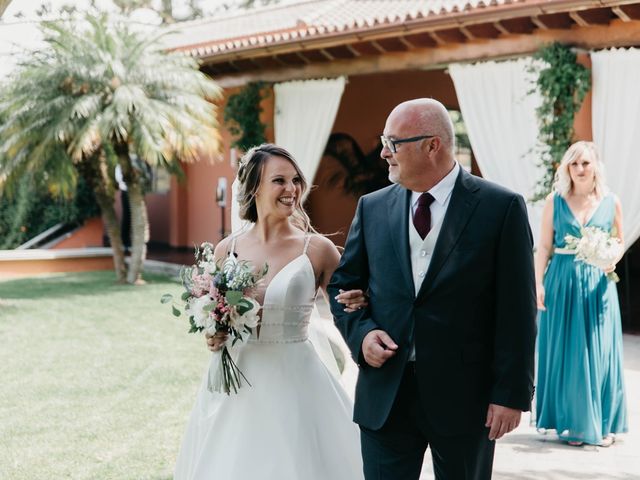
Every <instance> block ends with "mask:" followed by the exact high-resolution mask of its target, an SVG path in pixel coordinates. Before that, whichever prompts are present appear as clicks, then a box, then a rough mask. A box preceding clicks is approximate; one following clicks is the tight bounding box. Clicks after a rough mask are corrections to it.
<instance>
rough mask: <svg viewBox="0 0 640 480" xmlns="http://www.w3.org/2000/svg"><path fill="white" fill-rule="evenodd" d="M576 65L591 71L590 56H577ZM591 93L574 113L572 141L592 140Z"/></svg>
mask: <svg viewBox="0 0 640 480" xmlns="http://www.w3.org/2000/svg"><path fill="white" fill-rule="evenodd" d="M577 60H578V63H581V64H582V65H584V66H585V67H587V68H588V69H591V56H590V55H589V54H587V53H579V54H578V55H577ZM592 93H593V91H592V90H590V91H589V93H587V95H586V96H585V97H584V101H583V102H582V106H581V107H580V110H578V111H577V112H576V115H575V117H574V119H573V129H574V132H573V139H574V140H575V141H578V140H593V132H592V129H591V125H592V123H591V100H592V96H593V95H592Z"/></svg>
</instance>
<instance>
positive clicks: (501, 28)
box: [493, 20, 511, 35]
mask: <svg viewBox="0 0 640 480" xmlns="http://www.w3.org/2000/svg"><path fill="white" fill-rule="evenodd" d="M493 26H494V28H495V29H496V30H498V31H499V32H500V33H501V34H503V35H509V34H510V33H511V32H510V31H509V30H507V29H506V28H505V26H504V25H502V24H501V23H500V21H499V20H498V21H495V22H493Z"/></svg>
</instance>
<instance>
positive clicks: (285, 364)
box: [174, 237, 363, 480]
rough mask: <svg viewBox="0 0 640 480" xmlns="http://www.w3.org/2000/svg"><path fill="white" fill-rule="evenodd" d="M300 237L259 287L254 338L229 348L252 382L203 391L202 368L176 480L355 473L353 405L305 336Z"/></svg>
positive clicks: (309, 278)
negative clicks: (226, 390)
mask: <svg viewBox="0 0 640 480" xmlns="http://www.w3.org/2000/svg"><path fill="white" fill-rule="evenodd" d="M308 242H309V237H307V239H306V241H305V246H304V251H303V253H302V254H301V255H300V256H299V257H297V258H295V259H294V260H292V261H291V262H290V263H288V264H287V265H286V266H285V267H284V268H283V269H282V270H281V271H279V272H278V273H277V274H276V275H275V277H273V279H272V280H271V282H270V284H269V285H268V286H267V290H266V292H265V297H264V305H263V311H262V322H261V325H260V331H259V337H256V336H255V334H256V332H255V330H254V334H252V335H251V336H250V337H249V339H248V341H246V342H244V343H238V344H236V346H234V347H233V352H234V353H233V355H234V357H235V358H237V364H238V366H239V368H240V370H241V371H242V372H243V373H244V375H245V376H246V377H247V379H248V380H249V382H250V383H251V386H249V385H247V384H246V383H243V385H242V387H241V388H240V390H239V391H238V393H237V394H233V393H232V394H231V395H226V394H223V393H211V392H210V391H209V390H208V389H207V375H206V374H205V378H204V379H203V381H202V385H201V386H200V390H199V393H198V397H197V400H196V403H195V406H194V408H193V411H192V413H191V418H190V420H189V423H188V425H187V429H186V433H185V436H184V440H183V443H182V447H181V449H180V454H179V455H178V460H177V463H176V468H175V474H174V479H175V480H258V479H260V480H276V479H277V480H359V479H362V478H363V473H362V460H361V457H360V437H359V432H358V428H357V426H356V425H355V424H354V423H352V412H353V405H352V402H351V400H350V399H349V398H348V396H347V394H346V393H345V391H344V390H343V388H342V386H341V385H340V384H339V383H338V381H337V380H336V379H335V378H334V377H333V375H332V374H331V373H329V371H328V370H327V368H326V367H325V365H324V364H323V363H322V361H321V360H320V358H319V356H318V355H317V353H316V351H315V349H314V347H313V345H312V344H311V343H310V342H309V339H308V329H309V321H310V317H311V312H312V310H313V304H314V300H315V294H316V286H315V275H314V272H313V267H312V265H311V261H310V260H309V257H308V256H307V254H306V250H307V245H308ZM234 246H235V239H234V240H233V241H232V246H231V251H232V252H233V251H234ZM236 354H237V357H236ZM216 355H217V354H214V357H213V358H212V362H217V361H219V360H218V359H217V358H216Z"/></svg>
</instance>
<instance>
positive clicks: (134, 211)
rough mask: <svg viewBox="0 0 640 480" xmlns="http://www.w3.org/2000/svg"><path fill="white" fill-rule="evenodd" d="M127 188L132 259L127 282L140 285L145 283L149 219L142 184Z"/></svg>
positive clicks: (136, 183) (133, 184) (134, 184)
mask: <svg viewBox="0 0 640 480" xmlns="http://www.w3.org/2000/svg"><path fill="white" fill-rule="evenodd" d="M127 188H128V191H129V202H130V204H131V257H130V262H129V274H128V276H127V282H129V283H132V284H140V283H144V282H143V280H142V266H143V263H144V261H145V259H146V258H147V242H148V241H149V219H148V217H147V205H146V204H145V202H144V195H143V193H142V187H141V185H140V183H139V182H135V183H132V184H131V185H127Z"/></svg>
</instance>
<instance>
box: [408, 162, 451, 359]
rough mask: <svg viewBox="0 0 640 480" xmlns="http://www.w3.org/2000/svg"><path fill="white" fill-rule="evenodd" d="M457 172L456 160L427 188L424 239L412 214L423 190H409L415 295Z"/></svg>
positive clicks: (424, 271)
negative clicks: (428, 222)
mask: <svg viewBox="0 0 640 480" xmlns="http://www.w3.org/2000/svg"><path fill="white" fill-rule="evenodd" d="M459 172H460V165H459V164H458V162H456V164H455V165H454V167H453V168H452V169H451V171H450V172H449V173H448V174H447V175H446V176H445V177H444V178H443V179H442V180H440V181H439V182H438V183H437V184H436V185H434V186H433V187H432V188H431V189H430V190H429V193H430V194H431V195H432V196H433V198H434V201H433V202H431V205H430V206H429V210H430V211H431V230H429V233H428V234H427V236H426V237H425V238H424V240H423V239H422V238H421V237H420V234H419V233H418V231H417V230H416V227H414V226H413V214H414V213H415V211H416V208H417V207H418V198H419V197H420V195H422V194H423V193H424V192H411V208H410V209H409V247H410V251H411V271H412V274H413V286H414V289H415V295H416V296H417V295H418V291H419V290H420V287H421V286H422V281H423V280H424V277H425V276H426V274H427V270H428V269H429V264H430V263H431V257H432V256H433V249H434V248H435V246H436V242H437V240H438V235H439V234H440V228H441V227H442V221H443V220H444V216H445V214H446V213H447V208H448V207H449V201H450V200H451V193H452V192H453V187H454V186H455V183H456V179H457V178H458V173H459ZM409 360H410V361H412V360H415V346H414V347H412V348H411V353H410V354H409Z"/></svg>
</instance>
